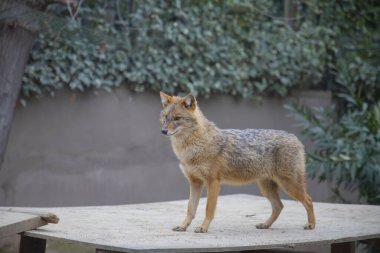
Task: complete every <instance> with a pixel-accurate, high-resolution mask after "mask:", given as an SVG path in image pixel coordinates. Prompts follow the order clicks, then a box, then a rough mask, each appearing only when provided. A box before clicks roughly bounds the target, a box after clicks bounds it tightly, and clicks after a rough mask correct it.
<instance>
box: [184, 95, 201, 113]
mask: <svg viewBox="0 0 380 253" xmlns="http://www.w3.org/2000/svg"><path fill="white" fill-rule="evenodd" d="M182 101H183V102H182V103H183V106H185V108H186V109H188V110H191V111H194V110H195V108H196V107H197V101H196V100H195V97H194V96H193V94H191V93H189V94H188V95H186V96H185V97H183V98H182Z"/></svg>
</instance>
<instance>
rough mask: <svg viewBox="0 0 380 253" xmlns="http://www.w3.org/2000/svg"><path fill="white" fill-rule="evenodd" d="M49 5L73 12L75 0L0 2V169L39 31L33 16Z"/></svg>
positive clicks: (17, 0) (13, 0)
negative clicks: (65, 7)
mask: <svg viewBox="0 0 380 253" xmlns="http://www.w3.org/2000/svg"><path fill="white" fill-rule="evenodd" d="M52 3H58V4H64V5H70V6H71V8H72V9H73V10H74V11H76V7H77V4H78V2H77V0H0V170H1V165H2V163H3V160H4V155H5V149H6V146H7V142H8V136H9V132H10V127H11V123H12V119H13V113H14V110H15V106H16V102H17V98H18V96H19V93H20V89H21V83H22V76H23V74H24V70H25V64H26V62H27V60H28V57H29V52H30V50H31V49H32V46H33V44H34V42H35V40H36V37H37V34H38V31H39V23H38V21H37V20H38V18H37V17H36V15H39V14H38V11H44V10H46V7H47V6H48V5H49V4H52ZM36 10H37V11H36Z"/></svg>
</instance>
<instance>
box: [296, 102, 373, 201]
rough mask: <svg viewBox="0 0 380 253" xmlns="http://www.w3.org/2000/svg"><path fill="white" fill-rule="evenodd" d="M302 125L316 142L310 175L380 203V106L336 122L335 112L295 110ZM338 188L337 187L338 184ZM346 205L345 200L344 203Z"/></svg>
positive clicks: (302, 107) (365, 105) (354, 112)
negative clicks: (356, 191) (355, 191)
mask: <svg viewBox="0 0 380 253" xmlns="http://www.w3.org/2000/svg"><path fill="white" fill-rule="evenodd" d="M291 109H292V110H293V112H294V113H295V115H297V119H298V120H299V121H300V122H302V125H303V129H304V130H303V133H304V134H305V136H306V137H309V138H310V139H312V140H313V143H314V148H315V150H314V152H313V153H312V154H310V155H309V156H308V165H309V166H308V171H309V174H310V176H311V177H318V178H319V180H320V181H326V180H327V181H329V182H334V183H335V182H336V186H335V188H334V189H333V191H334V193H335V194H336V195H337V196H338V197H340V198H341V199H342V197H341V194H340V191H339V186H341V185H342V186H344V188H346V189H348V190H352V191H353V190H358V192H359V195H360V197H362V198H364V199H365V200H366V201H367V202H368V203H370V204H379V203H380V163H379V161H380V103H378V104H376V105H374V106H373V107H371V108H368V104H366V103H364V104H363V105H362V107H361V109H357V110H354V111H350V112H348V113H346V114H344V115H343V116H342V117H341V118H336V116H335V113H334V110H333V108H330V109H319V110H311V109H310V108H307V107H305V106H293V107H291ZM334 185H335V184H334ZM342 200H343V201H345V200H344V199H342Z"/></svg>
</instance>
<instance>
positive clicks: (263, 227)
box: [256, 223, 270, 229]
mask: <svg viewBox="0 0 380 253" xmlns="http://www.w3.org/2000/svg"><path fill="white" fill-rule="evenodd" d="M269 227H270V225H268V224H266V223H260V224H257V225H256V228H257V229H268V228H269Z"/></svg>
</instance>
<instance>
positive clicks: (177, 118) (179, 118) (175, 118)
mask: <svg viewBox="0 0 380 253" xmlns="http://www.w3.org/2000/svg"><path fill="white" fill-rule="evenodd" d="M181 119H182V117H181V116H175V117H174V120H175V121H178V120H181Z"/></svg>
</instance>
